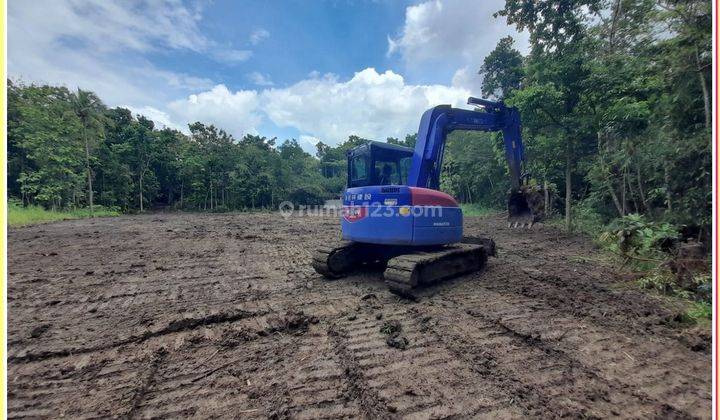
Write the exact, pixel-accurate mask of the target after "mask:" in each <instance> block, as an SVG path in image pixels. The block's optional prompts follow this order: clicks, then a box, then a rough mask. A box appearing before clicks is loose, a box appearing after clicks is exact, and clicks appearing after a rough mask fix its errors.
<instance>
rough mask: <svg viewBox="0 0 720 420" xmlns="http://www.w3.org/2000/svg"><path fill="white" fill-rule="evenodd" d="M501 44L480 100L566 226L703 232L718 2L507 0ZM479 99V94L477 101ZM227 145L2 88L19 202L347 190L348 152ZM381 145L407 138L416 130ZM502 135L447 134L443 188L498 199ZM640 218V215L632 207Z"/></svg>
mask: <svg viewBox="0 0 720 420" xmlns="http://www.w3.org/2000/svg"><path fill="white" fill-rule="evenodd" d="M497 16H498V17H503V18H505V19H507V22H508V24H510V25H514V26H516V27H517V28H518V29H519V30H525V31H528V32H529V33H530V52H529V53H528V54H527V55H526V56H523V55H522V54H521V53H520V52H519V51H518V50H517V49H516V47H515V45H514V40H513V39H512V38H509V37H507V38H503V39H501V40H500V41H499V43H498V44H497V46H496V47H495V49H494V50H493V51H492V52H491V53H490V54H489V55H488V56H487V57H485V58H484V63H483V65H482V66H481V68H479V69H478V72H479V76H478V77H482V80H483V85H482V86H483V87H482V95H483V96H485V97H490V98H496V99H502V100H504V101H505V102H506V103H507V104H510V105H513V106H516V107H518V108H519V109H520V111H521V115H522V119H523V135H524V138H525V142H526V150H527V153H526V154H527V167H526V170H527V172H528V173H529V174H530V175H531V177H532V182H535V183H537V184H538V185H541V186H543V187H546V188H549V189H550V190H551V191H553V192H554V197H555V199H554V201H553V202H554V208H555V209H556V211H557V212H558V213H559V214H560V215H562V216H563V217H565V223H566V224H567V227H568V228H573V227H579V228H582V227H583V226H584V225H585V224H588V223H590V224H594V225H606V224H608V223H610V222H611V221H613V220H622V219H623V218H625V217H627V216H629V215H634V216H633V217H636V218H637V217H642V218H644V219H645V220H647V221H655V222H658V223H660V222H662V223H670V224H673V225H674V226H680V225H693V226H699V227H701V230H704V231H707V229H708V228H709V226H710V222H711V194H712V192H711V191H712V189H711V186H712V184H711V168H712V159H711V156H712V154H711V141H710V137H711V136H710V134H711V121H712V118H711V115H712V109H711V93H710V92H711V90H712V51H711V49H712V38H711V26H712V25H711V22H712V13H711V3H710V1H704V0H685V1H681V0H663V1H649V0H612V1H601V0H556V1H542V2H538V1H531V0H507V1H506V3H505V7H504V8H503V9H502V10H500V11H498V13H497ZM480 94H481V93H480V92H478V93H476V96H479V95H480ZM331 140H336V141H337V140H343V141H342V142H341V143H340V144H339V145H338V146H335V147H333V146H329V145H327V144H324V143H319V144H318V145H317V153H316V155H315V156H311V155H310V154H308V153H306V152H305V151H303V150H302V148H301V147H300V146H299V145H298V142H297V141H295V140H292V139H290V140H285V141H283V142H279V141H278V140H277V139H274V138H272V139H269V138H266V137H262V136H255V135H245V136H244V137H242V138H234V137H233V136H232V135H230V134H228V133H227V132H225V131H223V130H222V128H221V127H215V126H213V125H208V124H205V123H203V122H195V123H193V124H190V125H189V134H183V133H181V132H178V131H176V130H172V129H168V128H163V129H159V128H158V127H156V126H155V124H154V123H153V121H151V120H149V119H147V118H145V117H143V116H141V115H133V114H132V113H131V112H130V111H129V110H127V109H123V108H109V107H107V106H105V105H104V104H103V103H102V101H101V98H98V97H97V96H96V95H95V94H94V93H92V92H89V91H85V90H82V89H77V90H70V89H68V88H66V87H58V86H47V85H37V84H23V83H20V82H16V81H8V188H9V195H10V197H11V198H13V199H16V200H18V201H20V202H22V204H24V205H28V204H34V205H41V206H44V207H46V208H49V209H61V208H72V207H89V208H91V209H92V208H94V207H96V206H104V207H111V208H117V209H119V210H121V211H124V212H133V211H145V210H148V209H157V208H168V209H187V210H207V211H226V210H245V209H253V208H255V209H257V208H274V207H277V204H278V203H279V202H282V201H284V200H291V201H294V202H296V203H302V204H317V203H321V202H322V201H323V200H325V199H328V198H334V197H337V196H338V195H339V194H340V193H341V191H342V189H343V187H344V185H345V177H346V172H345V165H346V163H345V151H346V150H347V149H349V148H351V147H353V146H355V145H358V144H360V143H361V142H363V141H366V140H364V139H361V138H359V137H356V136H350V138H348V139H331ZM387 141H389V142H392V143H397V144H403V145H408V146H412V145H413V144H414V141H415V135H414V134H412V133H410V134H409V135H408V136H407V137H406V138H404V139H394V138H390V139H387ZM508 186H509V185H508V178H507V170H506V168H505V163H504V159H503V155H502V151H501V145H500V138H499V136H498V135H496V134H487V133H469V132H456V133H453V134H452V135H451V137H450V140H449V142H448V146H447V148H446V155H445V162H444V169H443V179H442V188H443V189H444V190H445V191H447V192H449V193H451V194H453V195H455V196H456V197H458V198H459V199H460V200H461V201H463V202H471V203H479V204H482V205H484V206H488V207H495V208H501V207H502V206H503V203H504V199H505V194H506V192H507V190H508ZM638 215H640V216H638Z"/></svg>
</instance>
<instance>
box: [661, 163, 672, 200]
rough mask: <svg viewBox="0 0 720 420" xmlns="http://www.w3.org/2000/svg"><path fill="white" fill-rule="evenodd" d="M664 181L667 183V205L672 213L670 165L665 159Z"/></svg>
mask: <svg viewBox="0 0 720 420" xmlns="http://www.w3.org/2000/svg"><path fill="white" fill-rule="evenodd" d="M663 170H664V172H665V174H664V181H665V205H666V206H667V209H668V210H669V211H672V209H673V206H672V193H671V191H670V163H669V162H668V161H667V158H665V164H664V165H663Z"/></svg>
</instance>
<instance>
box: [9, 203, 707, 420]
mask: <svg viewBox="0 0 720 420" xmlns="http://www.w3.org/2000/svg"><path fill="white" fill-rule="evenodd" d="M466 225H467V229H466V230H467V233H469V234H474V235H485V236H490V237H493V238H494V239H495V241H496V242H497V246H498V253H499V255H498V258H492V259H490V261H489V265H488V267H487V269H486V270H484V271H483V272H480V273H475V274H472V275H468V276H463V277H460V278H457V279H454V280H451V281H449V282H445V283H443V284H440V285H437V286H434V287H431V288H429V289H426V290H424V291H422V293H421V297H420V298H419V299H418V300H417V301H415V302H411V301H406V300H402V299H400V298H398V297H396V296H394V295H392V294H390V293H389V292H388V291H387V290H386V289H385V286H384V284H383V282H382V278H381V274H380V273H377V272H366V273H359V274H356V275H353V276H350V277H348V278H345V279H341V280H336V281H326V280H323V279H322V278H320V277H319V276H318V275H317V274H315V272H314V271H313V270H312V268H311V267H310V265H309V261H310V256H311V251H312V249H313V248H315V247H316V246H317V245H319V244H322V243H326V242H327V241H329V240H331V239H334V238H336V237H337V236H338V232H339V223H338V222H337V221H336V220H335V219H333V218H329V217H325V218H322V217H310V216H305V217H302V218H300V217H298V218H292V219H290V220H285V219H283V218H282V217H280V216H279V215H276V214H223V215H209V214H202V215H198V214H151V215H142V216H127V217H119V218H107V219H96V220H76V221H66V222H60V223H52V224H46V225H38V226H34V227H28V228H19V229H10V232H9V256H8V263H9V271H10V277H9V284H8V300H9V323H8V324H9V335H8V339H9V348H8V352H9V355H8V356H9V357H8V369H9V373H8V379H9V384H8V406H9V415H10V416H11V417H18V418H19V417H53V418H57V417H60V416H63V415H64V416H66V417H73V418H75V417H83V418H88V417H106V416H122V417H141V418H146V417H166V418H168V417H171V418H175V417H202V418H207V417H268V416H270V417H279V418H286V417H290V418H336V417H373V418H374V417H393V418H394V417H410V418H438V417H452V416H455V417H502V418H519V417H526V416H532V417H562V416H569V417H609V416H619V417H632V418H637V417H672V418H693V417H700V418H709V417H710V406H711V356H710V349H709V338H708V337H703V336H702V335H698V334H696V333H694V332H693V333H690V332H688V330H687V329H683V328H680V327H678V326H677V325H676V324H675V322H674V316H675V314H674V313H673V311H672V310H670V309H667V308H666V306H665V305H663V304H662V303H661V302H662V301H661V300H660V299H659V298H656V297H652V296H649V295H646V294H644V293H640V292H638V291H636V290H634V289H632V288H629V287H618V284H619V283H622V280H623V276H622V274H621V273H620V272H618V271H617V270H616V269H614V268H613V267H611V266H609V265H608V263H605V262H603V261H604V260H603V259H602V258H601V255H600V253H599V251H598V250H596V249H595V248H594V247H593V246H592V245H591V244H590V243H589V242H587V241H586V240H584V239H582V238H578V237H570V236H566V235H564V234H563V233H561V232H559V231H558V230H556V229H554V228H552V227H549V226H535V227H534V228H533V229H532V230H529V231H528V230H512V229H508V228H506V227H505V225H504V223H503V221H502V217H501V216H496V217H489V218H470V219H469V220H466ZM388 321H393V322H395V321H396V322H397V324H399V325H400V327H401V328H402V330H401V337H402V338H404V339H405V340H407V345H406V348H405V349H401V348H398V347H402V346H396V347H391V346H389V345H388V343H387V337H388V336H387V335H386V334H385V333H386V332H387V331H386V328H384V327H387V324H386V323H387V322H388ZM381 330H382V331H381ZM401 344H404V342H403V343H401Z"/></svg>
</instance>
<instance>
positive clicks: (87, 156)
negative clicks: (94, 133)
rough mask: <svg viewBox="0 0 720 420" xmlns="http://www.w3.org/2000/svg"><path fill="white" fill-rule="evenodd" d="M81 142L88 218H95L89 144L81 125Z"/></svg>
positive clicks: (85, 131)
mask: <svg viewBox="0 0 720 420" xmlns="http://www.w3.org/2000/svg"><path fill="white" fill-rule="evenodd" d="M83 140H85V166H86V167H87V183H88V203H89V204H90V217H95V212H94V211H93V186H92V169H91V168H90V143H89V142H88V138H87V130H86V129H85V126H84V124H83Z"/></svg>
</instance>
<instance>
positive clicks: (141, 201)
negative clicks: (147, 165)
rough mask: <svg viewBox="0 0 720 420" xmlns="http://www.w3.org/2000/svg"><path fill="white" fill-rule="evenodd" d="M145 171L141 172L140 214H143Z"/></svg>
mask: <svg viewBox="0 0 720 420" xmlns="http://www.w3.org/2000/svg"><path fill="white" fill-rule="evenodd" d="M143 175H144V174H143V171H140V213H142V212H143Z"/></svg>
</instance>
